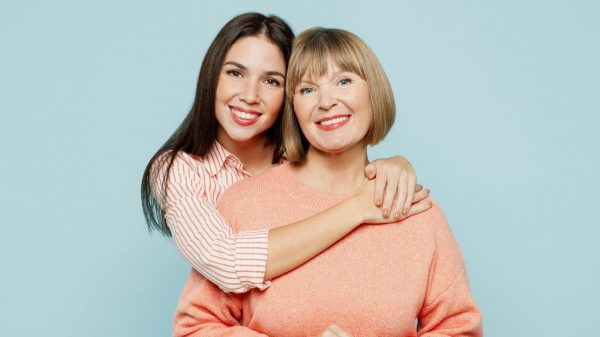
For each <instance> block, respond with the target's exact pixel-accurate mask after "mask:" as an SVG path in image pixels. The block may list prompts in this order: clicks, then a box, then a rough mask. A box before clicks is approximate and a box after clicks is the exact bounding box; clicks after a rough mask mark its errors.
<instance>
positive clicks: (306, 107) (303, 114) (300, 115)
mask: <svg viewBox="0 0 600 337" xmlns="http://www.w3.org/2000/svg"><path fill="white" fill-rule="evenodd" d="M310 107H311V104H310V102H309V101H308V100H306V99H304V100H300V101H296V102H294V112H295V113H296V118H297V119H298V122H299V123H300V126H303V125H304V124H306V122H307V121H308V120H309V119H310V110H311V109H310Z"/></svg>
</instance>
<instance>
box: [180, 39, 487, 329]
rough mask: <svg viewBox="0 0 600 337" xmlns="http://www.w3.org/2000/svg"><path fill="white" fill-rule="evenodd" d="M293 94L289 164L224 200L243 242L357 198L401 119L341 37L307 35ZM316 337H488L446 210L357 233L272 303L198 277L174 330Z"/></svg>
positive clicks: (369, 65)
mask: <svg viewBox="0 0 600 337" xmlns="http://www.w3.org/2000/svg"><path fill="white" fill-rule="evenodd" d="M286 87H287V88H286V89H287V90H286V91H287V95H288V99H289V101H288V103H287V107H286V110H285V113H284V120H283V130H284V141H285V149H286V153H287V155H288V161H289V162H288V163H284V164H282V165H280V166H278V167H275V168H272V169H271V170H270V171H268V172H267V173H265V174H262V175H260V176H255V177H252V178H249V179H246V180H244V181H241V182H239V183H237V184H235V185H233V186H232V187H231V188H230V189H229V190H228V191H227V192H226V193H225V195H224V196H223V198H222V199H221V200H220V202H219V210H221V211H222V214H223V216H224V217H225V219H227V220H228V221H229V223H230V224H231V225H232V226H233V227H234V229H235V230H237V231H246V230H255V229H257V228H262V227H264V226H267V228H277V226H279V224H281V223H286V222H292V221H297V220H299V219H302V218H304V217H307V216H311V215H313V214H315V213H318V212H321V211H322V210H324V209H326V208H328V207H330V206H331V205H334V204H336V203H339V202H340V201H342V200H348V198H352V195H353V193H354V191H355V190H356V189H357V188H359V187H360V186H361V185H362V184H363V181H364V174H363V167H364V164H365V162H366V161H367V145H369V144H375V143H377V142H379V141H380V140H381V139H383V137H385V135H386V134H387V132H388V131H389V129H390V128H391V126H392V123H393V120H394V116H395V105H394V99H393V95H392V90H391V88H390V85H389V82H388V80H387V77H386V75H385V73H384V71H383V69H382V68H381V66H380V64H379V62H378V61H377V58H376V57H375V55H374V54H373V53H372V51H371V50H370V49H369V48H368V47H367V46H366V44H365V43H364V42H363V41H362V40H360V39H359V38H358V37H356V36H355V35H353V34H352V33H349V32H346V31H343V30H337V29H322V28H317V29H311V30H308V31H306V32H304V33H302V34H300V35H299V36H298V38H297V39H296V42H295V44H294V49H293V52H292V56H291V59H290V66H289V69H288V78H287V83H286ZM292 104H293V109H292ZM340 172H343V176H344V179H340V178H339V176H340ZM372 210H373V211H374V213H376V209H374V208H373V209H372ZM373 215H376V214H373ZM321 226H323V227H326V226H328V224H322V225H321ZM415 320H418V325H417V326H415ZM332 324H335V325H336V326H331V325H332ZM317 335H319V336H349V335H353V336H428V337H433V336H476V337H477V336H481V335H482V331H481V318H480V312H479V309H478V307H477V305H476V304H475V302H474V300H473V298H472V296H471V294H470V291H469V285H468V281H467V276H466V272H465V266H464V263H463V260H462V257H461V253H460V249H459V247H458V245H457V243H456V241H455V240H454V238H453V236H452V233H451V231H450V228H449V226H448V224H447V222H446V219H445V218H444V215H443V213H442V211H441V209H440V208H439V207H438V206H437V205H434V206H433V207H432V209H430V210H428V211H426V212H423V213H420V214H417V215H415V216H413V217H411V218H409V219H406V220H405V221H403V222H402V223H400V222H396V223H393V224H388V225H385V226H361V227H359V228H357V229H356V230H354V231H353V232H352V233H351V234H350V235H348V236H346V237H344V238H342V239H341V240H339V241H338V242H337V243H336V244H335V245H333V246H331V247H330V248H329V249H327V250H326V251H325V252H323V253H321V254H320V255H318V256H317V257H315V258H314V259H312V260H310V261H308V262H307V263H305V264H303V265H302V266H300V267H298V268H296V269H295V270H293V271H291V272H289V273H287V274H285V275H282V276H280V277H278V278H277V279H275V280H273V284H272V285H271V287H270V288H269V290H268V291H265V292H259V291H251V292H248V293H246V294H242V295H237V294H225V293H223V292H221V291H219V290H218V288H216V287H215V286H214V285H213V284H211V283H210V282H208V281H206V280H205V279H204V278H202V277H201V276H200V275H199V274H198V273H196V272H192V274H191V275H190V278H189V279H188V282H187V284H186V287H185V289H184V291H183V293H182V296H181V298H180V301H179V304H178V307H177V313H176V315H175V319H174V336H286V337H295V336H317Z"/></svg>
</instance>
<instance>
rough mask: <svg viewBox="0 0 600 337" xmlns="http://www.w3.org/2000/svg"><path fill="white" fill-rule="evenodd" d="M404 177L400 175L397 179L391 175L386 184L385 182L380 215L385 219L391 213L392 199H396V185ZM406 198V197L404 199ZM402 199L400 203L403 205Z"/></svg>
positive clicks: (396, 176) (394, 175)
mask: <svg viewBox="0 0 600 337" xmlns="http://www.w3.org/2000/svg"><path fill="white" fill-rule="evenodd" d="M403 176H404V174H402V175H400V177H398V175H396V174H392V175H389V176H387V177H386V178H387V182H386V186H385V193H384V197H383V204H382V206H381V214H382V215H383V216H384V217H385V218H387V217H388V216H390V214H392V213H391V211H392V204H393V202H394V199H396V194H397V193H398V184H399V182H400V181H401V180H402V177H403ZM376 179H379V177H377V178H376ZM404 198H406V197H404ZM404 198H403V199H402V203H404Z"/></svg>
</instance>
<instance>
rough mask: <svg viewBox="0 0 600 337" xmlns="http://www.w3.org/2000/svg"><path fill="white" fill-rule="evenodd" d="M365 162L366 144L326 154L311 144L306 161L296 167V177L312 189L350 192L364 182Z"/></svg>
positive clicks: (329, 191) (347, 193)
mask: <svg viewBox="0 0 600 337" xmlns="http://www.w3.org/2000/svg"><path fill="white" fill-rule="evenodd" d="M367 162H368V159H367V147H366V145H365V144H357V145H355V146H354V147H353V148H351V149H348V150H345V151H344V152H341V153H327V152H323V151H320V150H318V149H315V148H313V147H312V146H311V147H310V148H309V149H308V153H307V154H306V159H305V161H304V162H303V163H302V164H300V165H298V166H296V169H295V170H296V172H297V174H298V178H299V179H300V180H301V181H302V182H303V183H304V184H306V185H308V186H310V187H311V188H313V189H316V190H319V191H322V192H327V193H332V194H338V195H349V194H352V193H354V192H355V191H356V190H357V189H358V187H359V186H360V185H361V184H362V183H363V181H364V179H365V165H366V164H367Z"/></svg>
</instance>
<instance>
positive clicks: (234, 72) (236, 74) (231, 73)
mask: <svg viewBox="0 0 600 337" xmlns="http://www.w3.org/2000/svg"><path fill="white" fill-rule="evenodd" d="M227 75H229V76H231V77H242V73H240V72H239V71H237V70H228V71H227Z"/></svg>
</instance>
